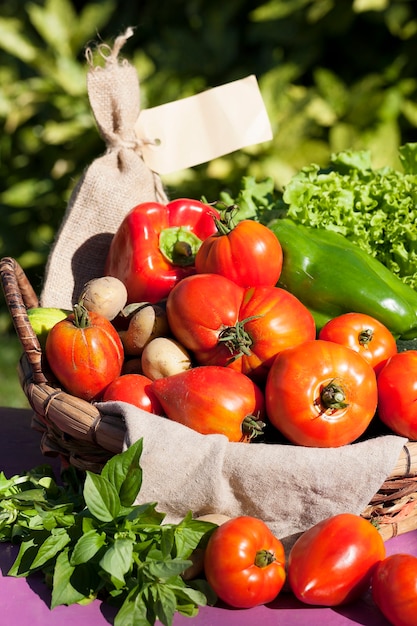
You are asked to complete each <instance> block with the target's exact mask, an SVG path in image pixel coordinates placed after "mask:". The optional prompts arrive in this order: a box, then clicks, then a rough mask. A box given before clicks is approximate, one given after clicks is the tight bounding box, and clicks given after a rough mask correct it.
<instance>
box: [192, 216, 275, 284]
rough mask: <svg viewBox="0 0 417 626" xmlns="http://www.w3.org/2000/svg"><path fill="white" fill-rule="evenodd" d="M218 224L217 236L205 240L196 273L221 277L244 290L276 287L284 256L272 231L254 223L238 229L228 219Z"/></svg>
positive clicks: (244, 224) (248, 222)
mask: <svg viewBox="0 0 417 626" xmlns="http://www.w3.org/2000/svg"><path fill="white" fill-rule="evenodd" d="M226 215H227V214H226ZM215 221H216V224H217V228H218V232H217V233H215V234H214V235H211V236H210V237H208V238H207V239H205V240H204V241H203V243H202V244H201V246H200V248H199V250H198V252H197V254H196V257H195V268H196V271H197V273H199V274H221V275H222V276H225V277H226V278H228V279H229V280H232V281H233V282H235V283H236V284H238V285H240V286H241V287H263V286H271V287H272V286H275V285H276V284H277V282H278V279H279V277H280V275H281V269H282V260H283V256H282V248H281V244H280V243H279V241H278V239H277V237H276V235H275V234H274V233H273V232H272V230H270V229H269V228H268V227H267V226H264V225H263V224H260V223H259V222H255V221H254V220H243V221H241V222H238V223H237V224H236V225H234V224H233V222H232V220H228V219H226V220H223V221H222V220H219V219H215Z"/></svg>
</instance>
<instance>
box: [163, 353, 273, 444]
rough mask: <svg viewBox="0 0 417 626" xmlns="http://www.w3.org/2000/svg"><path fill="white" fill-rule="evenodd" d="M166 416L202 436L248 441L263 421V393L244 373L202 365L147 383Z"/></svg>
mask: <svg viewBox="0 0 417 626" xmlns="http://www.w3.org/2000/svg"><path fill="white" fill-rule="evenodd" d="M151 390H152V392H153V393H154V394H155V395H156V397H157V398H158V400H159V402H160V403H161V405H162V408H163V409H164V411H165V414H166V415H167V417H168V418H169V419H171V420H173V421H174V422H179V423H180V424H183V425H184V426H188V428H192V429H193V430H196V431H197V432H199V433H201V434H202V435H209V434H222V435H225V436H226V437H227V438H228V439H229V441H245V442H249V441H250V440H251V439H253V437H256V436H258V435H259V434H261V432H262V429H263V427H264V426H265V424H264V423H263V422H262V421H261V420H262V418H263V416H264V396H263V393H262V391H261V390H260V389H259V387H258V386H257V385H256V384H255V383H254V382H252V381H251V380H250V379H249V378H248V377H247V376H245V375H244V374H241V373H240V372H235V371H234V370H231V369H229V368H227V367H221V366H220V365H219V366H216V365H202V366H200V367H194V368H193V369H189V370H185V371H184V372H180V373H179V374H173V375H172V376H167V377H165V378H158V379H157V380H154V381H153V383H152V386H151Z"/></svg>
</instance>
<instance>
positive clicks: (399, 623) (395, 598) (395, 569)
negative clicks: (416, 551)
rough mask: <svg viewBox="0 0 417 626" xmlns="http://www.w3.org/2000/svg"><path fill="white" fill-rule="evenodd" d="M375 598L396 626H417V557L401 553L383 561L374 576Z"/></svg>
mask: <svg viewBox="0 0 417 626" xmlns="http://www.w3.org/2000/svg"><path fill="white" fill-rule="evenodd" d="M372 597H373V599H374V602H375V604H376V605H377V606H378V608H379V609H380V611H381V612H382V613H383V615H385V617H386V618H387V619H388V620H389V621H390V623H391V624H392V625H393V626H415V624H416V622H417V557H415V556H414V555H412V554H401V553H398V554H392V555H391V556H387V557H386V558H385V559H384V560H383V561H380V562H379V563H378V564H377V566H376V568H375V571H374V574H373V576H372Z"/></svg>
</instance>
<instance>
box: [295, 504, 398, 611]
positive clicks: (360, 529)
mask: <svg viewBox="0 0 417 626" xmlns="http://www.w3.org/2000/svg"><path fill="white" fill-rule="evenodd" d="M385 554H386V552H385V544H384V541H383V539H382V536H381V535H380V534H379V532H378V530H377V529H376V527H375V526H373V525H372V524H371V523H370V522H369V521H368V520H366V519H364V518H363V517H360V516H359V515H354V514H351V513H340V514H338V515H334V516H332V517H329V518H327V519H325V520H323V521H321V522H319V523H318V524H315V525H314V526H313V527H312V528H310V529H309V530H307V531H306V532H304V533H303V534H302V535H301V536H300V537H299V538H298V539H297V541H296V542H295V544H294V545H293V547H292V548H291V550H290V553H289V556H288V582H289V585H290V588H291V590H292V592H293V593H294V595H295V596H296V597H297V598H298V599H299V600H300V601H301V602H304V603H305V604H312V605H321V606H338V605H340V604H345V603H348V602H351V601H352V600H355V599H356V598H358V597H359V596H360V595H362V593H364V592H365V591H366V590H367V589H368V587H369V584H370V581H371V577H372V573H373V571H374V568H375V565H376V564H377V563H378V562H380V561H382V559H384V558H385Z"/></svg>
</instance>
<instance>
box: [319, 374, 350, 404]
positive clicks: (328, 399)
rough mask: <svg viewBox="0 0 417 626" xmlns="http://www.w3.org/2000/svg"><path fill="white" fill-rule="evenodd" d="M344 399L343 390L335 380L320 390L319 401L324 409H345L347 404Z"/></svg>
mask: <svg viewBox="0 0 417 626" xmlns="http://www.w3.org/2000/svg"><path fill="white" fill-rule="evenodd" d="M345 400H346V396H345V392H344V391H343V389H342V387H341V386H340V385H338V384H337V383H336V381H335V380H332V381H330V383H329V384H328V385H326V386H325V387H323V389H322V390H321V394H320V401H321V403H322V405H324V407H325V408H326V409H334V410H335V409H345V408H346V407H347V406H349V405H348V404H347V403H346V402H345Z"/></svg>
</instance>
